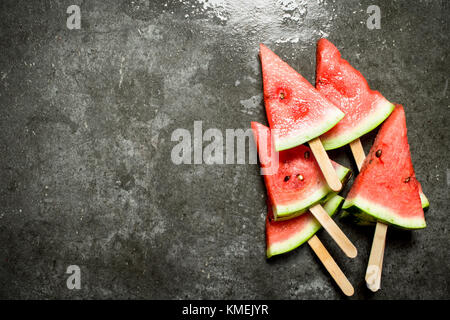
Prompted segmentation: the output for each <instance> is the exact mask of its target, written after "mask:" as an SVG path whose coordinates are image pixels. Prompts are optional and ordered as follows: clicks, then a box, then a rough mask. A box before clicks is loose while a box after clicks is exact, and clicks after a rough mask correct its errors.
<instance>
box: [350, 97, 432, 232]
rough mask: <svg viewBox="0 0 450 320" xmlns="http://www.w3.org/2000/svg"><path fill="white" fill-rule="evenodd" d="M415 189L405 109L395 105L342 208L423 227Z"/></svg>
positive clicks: (396, 224)
mask: <svg viewBox="0 0 450 320" xmlns="http://www.w3.org/2000/svg"><path fill="white" fill-rule="evenodd" d="M419 191H420V190H419V183H418V182H417V180H416V176H415V173H414V169H413V165H412V161H411V154H410V152H409V145H408V137H407V129H406V119H405V112H404V110H403V107H402V106H401V105H397V106H396V108H395V110H394V112H393V113H392V114H391V116H390V117H389V118H388V119H387V120H386V122H385V123H384V124H383V126H382V127H381V129H380V131H379V133H378V135H377V137H376V139H375V142H374V144H373V146H372V148H371V149H370V152H369V155H368V156H367V157H366V159H365V160H364V163H363V166H362V168H361V172H360V173H359V175H358V176H357V177H356V179H355V182H354V184H353V186H352V189H351V190H350V192H349V194H348V196H347V199H346V201H345V203H344V205H343V208H344V209H348V210H349V211H351V210H352V209H353V210H355V209H357V210H362V211H364V212H365V213H366V214H368V215H371V216H373V217H375V218H376V219H378V220H381V221H383V222H385V223H388V224H393V225H395V226H398V227H402V228H405V229H420V228H425V226H426V223H425V217H424V213H423V209H422V203H421V199H420V195H419ZM352 207H356V208H352ZM349 208H351V209H349Z"/></svg>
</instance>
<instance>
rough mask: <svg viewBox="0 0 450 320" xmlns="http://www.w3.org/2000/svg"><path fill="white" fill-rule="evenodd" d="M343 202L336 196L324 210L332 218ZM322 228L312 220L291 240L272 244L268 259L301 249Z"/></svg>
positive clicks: (267, 252) (269, 248)
mask: <svg viewBox="0 0 450 320" xmlns="http://www.w3.org/2000/svg"><path fill="white" fill-rule="evenodd" d="M343 200H344V198H342V197H341V196H338V195H335V196H334V197H332V198H331V199H330V200H329V201H328V202H327V203H325V205H324V206H323V208H324V209H325V211H326V212H327V213H328V215H330V216H332V215H333V214H334V213H335V212H336V210H337V209H338V207H339V205H340V204H341V202H342V201H343ZM321 227H322V226H321V225H320V223H319V222H318V221H317V220H316V219H315V218H312V219H311V221H310V222H309V223H308V224H307V225H306V226H304V227H303V228H302V229H301V230H300V231H299V232H297V233H295V234H293V235H292V236H291V237H290V238H289V239H286V240H284V241H281V242H277V243H272V245H271V246H270V247H268V248H267V251H266V254H267V258H270V257H272V256H274V255H277V254H282V253H285V252H288V251H291V250H293V249H295V248H297V247H299V246H300V245H302V244H303V243H305V242H306V241H308V240H309V239H310V238H311V237H312V236H313V235H314V234H315V233H316V232H317V231H318V230H319V229H320V228H321Z"/></svg>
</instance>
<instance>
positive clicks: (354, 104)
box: [316, 39, 394, 150]
mask: <svg viewBox="0 0 450 320" xmlns="http://www.w3.org/2000/svg"><path fill="white" fill-rule="evenodd" d="M316 60H317V61H316V63H317V64H316V88H317V89H318V90H319V91H320V92H321V93H322V94H323V95H325V96H326V97H327V99H328V100H330V101H331V102H333V103H334V104H335V105H336V106H337V107H339V109H340V110H341V111H343V112H344V113H345V117H344V118H343V119H342V120H341V121H340V122H339V123H338V124H337V125H336V126H334V127H333V128H332V129H331V130H329V131H328V132H326V133H325V134H323V135H322V136H321V137H320V139H321V140H322V143H323V146H324V147H325V149H326V150H330V149H336V148H339V147H342V146H344V145H346V144H348V143H350V142H352V141H353V140H356V139H358V138H359V137H361V136H362V135H364V134H365V133H367V132H369V131H371V130H372V129H374V128H375V127H377V126H378V125H379V124H380V123H382V122H383V121H384V120H385V119H386V118H387V117H388V116H389V115H390V114H391V112H392V111H393V110H394V105H393V104H392V103H390V102H389V101H388V100H386V99H385V98H384V97H383V96H382V95H381V94H380V93H379V92H378V91H373V90H371V89H370V87H369V85H368V84H367V81H366V79H365V78H364V77H363V76H362V74H361V73H360V72H359V71H358V70H356V69H355V68H353V67H352V66H351V65H350V64H349V63H348V62H347V61H346V60H344V59H342V58H341V54H340V53H339V51H338V49H337V48H336V47H335V46H334V45H333V44H332V43H331V42H330V41H328V40H326V39H320V40H319V42H318V44H317V59H316Z"/></svg>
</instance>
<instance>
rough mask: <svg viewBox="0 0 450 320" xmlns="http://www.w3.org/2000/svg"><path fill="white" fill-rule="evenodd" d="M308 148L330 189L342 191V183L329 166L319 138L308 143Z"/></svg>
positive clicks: (328, 159)
mask: <svg viewBox="0 0 450 320" xmlns="http://www.w3.org/2000/svg"><path fill="white" fill-rule="evenodd" d="M309 146H310V147H311V151H312V153H313V154H314V157H315V158H316V160H317V163H318V164H319V167H320V170H322V173H323V176H324V177H325V180H326V181H327V183H328V185H329V186H330V189H331V190H333V191H335V192H339V191H340V190H341V189H342V183H341V180H339V177H338V176H337V174H336V171H335V170H334V168H333V165H332V164H331V161H330V158H328V154H327V152H326V151H325V149H324V147H323V145H322V141H320V138H315V139H312V140H311V141H309Z"/></svg>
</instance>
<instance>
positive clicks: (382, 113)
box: [320, 98, 395, 150]
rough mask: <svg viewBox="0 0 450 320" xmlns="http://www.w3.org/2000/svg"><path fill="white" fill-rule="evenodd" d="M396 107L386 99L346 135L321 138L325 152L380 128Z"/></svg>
mask: <svg viewBox="0 0 450 320" xmlns="http://www.w3.org/2000/svg"><path fill="white" fill-rule="evenodd" d="M394 108H395V106H394V105H393V104H392V103H390V102H389V101H388V100H386V99H384V98H383V99H382V100H381V101H380V102H379V103H378V106H377V107H376V108H375V111H374V112H373V113H371V114H370V115H368V116H367V117H366V118H365V119H363V120H361V121H359V123H358V124H357V125H356V126H355V127H353V128H352V129H351V130H350V131H349V132H347V133H346V134H341V135H338V136H335V137H330V138H327V137H321V138H320V139H321V140H322V144H323V147H324V148H325V150H333V149H337V148H340V147H342V146H344V145H346V144H348V143H350V142H352V141H354V140H356V139H358V138H359V137H361V136H363V135H365V134H366V133H367V132H369V131H372V130H373V129H375V128H376V127H378V126H379V125H380V124H381V123H382V122H383V121H384V120H386V118H387V117H389V115H390V114H391V113H392V111H394Z"/></svg>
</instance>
